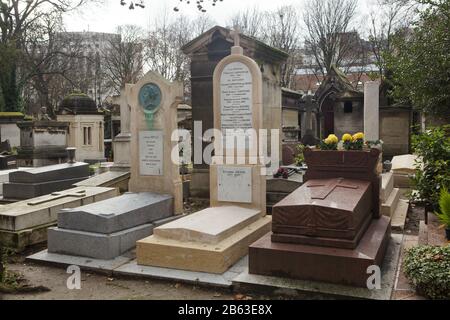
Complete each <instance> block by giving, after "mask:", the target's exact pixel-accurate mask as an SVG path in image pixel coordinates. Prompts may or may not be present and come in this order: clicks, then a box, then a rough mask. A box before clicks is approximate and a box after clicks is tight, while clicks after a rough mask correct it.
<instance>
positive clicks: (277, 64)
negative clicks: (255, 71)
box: [182, 26, 288, 198]
mask: <svg viewBox="0 0 450 320" xmlns="http://www.w3.org/2000/svg"><path fill="white" fill-rule="evenodd" d="M233 41H234V39H233V35H232V30H230V29H227V28H223V27H220V26H215V27H213V28H211V29H210V30H208V31H206V32H205V33H203V34H201V35H200V36H198V37H197V38H196V39H194V40H192V41H190V42H189V43H187V44H186V45H184V46H183V47H182V50H183V52H184V53H185V54H187V55H188V56H189V57H190V59H191V63H190V70H191V86H192V120H193V121H194V122H195V121H201V123H202V129H201V132H196V133H197V134H196V135H195V136H193V137H192V138H193V142H194V144H195V145H196V146H199V147H201V149H202V152H203V151H204V150H205V148H206V147H207V145H208V143H205V142H204V141H203V140H202V136H203V134H204V133H205V132H206V131H207V130H209V129H212V128H218V127H215V125H214V112H213V110H212V108H213V104H214V102H213V99H214V90H213V73H214V70H215V68H216V67H217V65H218V63H219V62H220V61H221V60H222V59H223V58H225V57H227V56H229V55H230V53H231V49H232V46H233ZM240 46H241V47H243V50H244V53H245V55H246V56H248V57H250V58H252V59H254V60H256V61H257V62H258V65H259V66H260V69H261V72H262V74H263V84H262V95H263V100H264V106H263V111H262V112H263V127H264V128H266V129H278V130H280V131H281V123H282V95H281V85H280V81H281V69H282V68H281V65H282V64H283V63H284V62H285V61H286V60H287V58H288V55H287V54H286V53H285V52H283V51H280V50H278V49H275V48H273V47H270V46H268V45H266V44H265V43H263V42H260V41H258V40H256V39H254V38H252V37H249V36H246V35H244V34H241V39H240ZM280 139H281V136H280ZM269 142H270V141H269ZM279 145H280V149H279V151H278V153H279V154H281V140H280V144H279ZM277 165H278V164H277ZM209 169H210V168H209V166H208V164H207V163H205V162H204V161H202V162H200V163H199V162H196V163H194V169H193V173H192V181H191V192H192V195H193V196H194V197H199V198H208V197H209V194H210V191H209V185H210V182H209V177H210V175H209Z"/></svg>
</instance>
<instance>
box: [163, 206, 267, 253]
mask: <svg viewBox="0 0 450 320" xmlns="http://www.w3.org/2000/svg"><path fill="white" fill-rule="evenodd" d="M260 214H261V213H260V212H259V211H257V210H251V209H244V208H239V207H217V208H208V209H205V210H202V211H199V212H197V213H194V214H191V215H189V216H186V217H185V218H183V219H180V220H177V221H174V222H171V223H168V224H166V225H163V226H161V227H159V228H156V229H155V233H154V234H155V236H158V237H161V238H165V239H172V240H178V241H181V242H183V241H192V242H199V243H206V244H215V243H219V242H220V241H222V240H224V239H226V238H227V237H229V236H230V235H232V234H233V233H235V232H237V231H238V230H240V229H242V228H245V227H246V226H248V225H250V224H251V223H253V222H255V221H256V220H258V218H260Z"/></svg>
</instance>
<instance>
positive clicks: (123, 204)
mask: <svg viewBox="0 0 450 320" xmlns="http://www.w3.org/2000/svg"><path fill="white" fill-rule="evenodd" d="M182 95H183V87H182V85H181V84H180V83H171V82H169V81H167V80H165V79H163V78H162V77H161V76H160V75H158V74H156V73H154V72H149V73H147V74H146V75H145V76H144V77H143V78H142V79H141V80H140V81H139V82H138V83H137V84H134V85H133V84H127V85H126V97H125V100H126V101H127V103H128V104H129V105H130V107H131V153H130V154H129V158H130V164H131V178H130V182H129V190H130V192H129V193H125V194H124V195H122V196H120V197H118V198H113V199H108V200H105V201H102V202H99V203H95V204H92V205H87V206H83V207H78V208H75V209H73V210H62V211H61V212H60V213H59V215H58V227H56V228H52V229H49V238H48V252H49V253H58V254H64V255H69V256H82V257H89V258H93V259H101V260H112V259H114V258H116V257H118V256H121V255H122V254H125V253H126V252H127V251H129V250H131V249H133V248H134V247H135V245H136V241H137V240H140V239H143V238H145V237H148V236H149V235H151V234H152V233H153V229H154V228H155V226H157V225H161V224H164V223H167V222H169V221H172V220H174V219H177V218H178V217H179V216H177V215H176V214H180V213H182V212H183V195H182V184H181V178H180V175H179V169H178V164H177V163H176V162H175V160H177V159H172V158H171V153H172V150H173V149H174V148H176V141H174V142H172V141H171V138H172V132H173V131H175V130H176V129H177V122H176V120H177V117H176V111H177V105H178V103H179V102H180V101H181V99H182ZM114 173H117V172H114ZM118 173H121V172H118Z"/></svg>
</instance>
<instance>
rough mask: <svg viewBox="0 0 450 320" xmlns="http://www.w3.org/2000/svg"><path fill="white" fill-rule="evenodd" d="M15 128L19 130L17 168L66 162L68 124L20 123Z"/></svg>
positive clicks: (47, 122) (54, 122) (53, 122)
mask: <svg viewBox="0 0 450 320" xmlns="http://www.w3.org/2000/svg"><path fill="white" fill-rule="evenodd" d="M17 126H18V127H19V129H20V147H19V148H18V149H17V153H18V154H17V162H18V166H20V167H42V166H48V165H54V164H59V163H63V162H66V160H67V153H66V148H67V132H68V130H69V123H68V122H59V121H52V120H39V121H22V122H17Z"/></svg>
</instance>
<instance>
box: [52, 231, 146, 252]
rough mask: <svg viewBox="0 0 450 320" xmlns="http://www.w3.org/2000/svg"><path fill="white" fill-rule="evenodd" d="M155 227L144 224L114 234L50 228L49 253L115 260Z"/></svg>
mask: <svg viewBox="0 0 450 320" xmlns="http://www.w3.org/2000/svg"><path fill="white" fill-rule="evenodd" d="M153 228H154V225H152V224H144V225H141V226H138V227H134V228H130V229H126V230H123V231H119V232H116V233H112V234H100V233H92V232H84V231H76V230H67V229H61V228H57V227H56V228H49V229H48V233H47V237H48V252H49V253H59V254H65V255H71V256H80V257H89V258H95V259H102V260H110V259H114V258H116V257H118V256H120V255H122V254H124V253H125V252H127V251H129V250H131V249H133V248H134V247H135V246H136V241H138V240H141V239H143V238H146V237H148V236H150V235H151V234H152V233H153Z"/></svg>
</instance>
